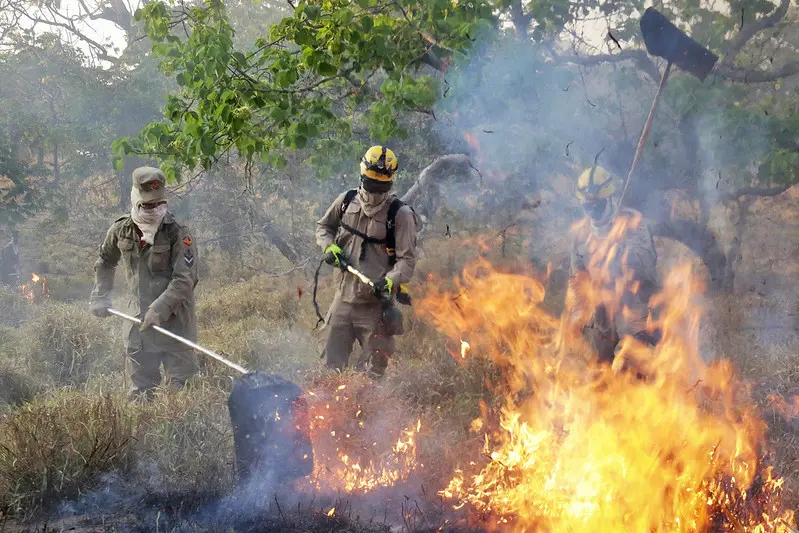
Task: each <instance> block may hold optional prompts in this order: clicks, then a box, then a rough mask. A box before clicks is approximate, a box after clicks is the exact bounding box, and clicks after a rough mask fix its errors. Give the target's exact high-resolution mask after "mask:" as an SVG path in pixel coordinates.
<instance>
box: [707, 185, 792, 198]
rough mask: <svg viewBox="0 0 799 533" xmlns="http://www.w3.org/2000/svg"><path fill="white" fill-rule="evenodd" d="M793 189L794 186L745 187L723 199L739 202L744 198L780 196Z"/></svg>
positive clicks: (726, 195) (724, 196)
mask: <svg viewBox="0 0 799 533" xmlns="http://www.w3.org/2000/svg"><path fill="white" fill-rule="evenodd" d="M791 187H792V185H780V186H779V187H744V188H743V189H738V190H737V191H734V192H731V193H729V194H725V195H723V196H722V197H721V199H722V200H739V199H740V198H741V197H743V196H759V197H764V198H765V197H771V196H779V195H780V194H782V193H784V192H785V191H787V190H788V189H790V188H791Z"/></svg>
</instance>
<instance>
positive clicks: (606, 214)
mask: <svg viewBox="0 0 799 533" xmlns="http://www.w3.org/2000/svg"><path fill="white" fill-rule="evenodd" d="M582 207H583V211H584V212H585V214H586V215H588V218H590V219H591V225H592V226H594V227H595V228H596V227H599V226H602V225H604V224H605V223H606V222H607V221H608V220H609V219H610V215H611V211H612V209H611V205H610V198H605V199H602V200H597V201H595V202H586V203H584V204H583V205H582Z"/></svg>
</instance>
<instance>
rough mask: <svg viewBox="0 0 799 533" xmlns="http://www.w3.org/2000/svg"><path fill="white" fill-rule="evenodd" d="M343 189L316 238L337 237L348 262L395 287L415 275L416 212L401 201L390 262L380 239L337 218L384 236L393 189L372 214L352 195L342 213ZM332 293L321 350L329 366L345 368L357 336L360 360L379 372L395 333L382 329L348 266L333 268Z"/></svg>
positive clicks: (370, 298) (372, 301) (324, 241)
mask: <svg viewBox="0 0 799 533" xmlns="http://www.w3.org/2000/svg"><path fill="white" fill-rule="evenodd" d="M345 194H346V193H343V194H341V195H339V196H338V198H336V200H335V201H334V202H333V204H332V205H331V206H330V207H329V208H328V209H327V212H326V213H325V215H324V216H323V217H322V218H321V219H320V220H319V221H318V222H317V230H316V242H317V244H318V245H319V246H320V247H321V248H322V250H324V249H326V248H327V246H328V245H330V244H331V243H333V242H335V243H336V244H338V245H339V246H340V247H341V249H342V250H343V251H344V253H345V254H346V256H347V257H348V258H349V260H350V261H351V263H352V265H353V266H354V267H355V268H356V269H358V270H359V271H360V272H362V273H363V274H365V275H366V276H367V277H369V278H370V279H378V278H381V277H384V276H385V277H388V278H391V280H392V281H393V282H394V286H395V287H399V286H400V284H403V283H407V282H409V281H410V280H411V278H412V277H413V271H414V268H415V266H416V215H415V214H414V212H413V210H412V209H411V208H410V207H408V206H402V207H401V208H400V209H399V211H398V212H397V216H396V229H395V235H396V248H395V250H396V263H395V264H394V266H393V267H392V266H391V264H390V260H389V255H388V252H387V251H386V248H385V245H384V244H379V243H375V242H365V241H364V239H363V238H362V237H360V236H358V235H356V234H354V233H352V232H349V231H347V230H345V229H344V228H342V227H341V223H342V222H343V223H344V224H346V225H348V226H350V227H351V228H354V229H355V230H357V231H358V232H360V233H363V234H365V235H368V236H369V237H370V238H371V239H375V240H382V239H385V237H386V218H387V215H388V210H389V207H390V205H391V202H392V200H393V199H394V198H396V195H395V194H394V193H386V198H385V200H384V201H383V204H382V206H380V208H379V209H378V210H377V212H376V213H374V214H373V215H372V216H371V217H369V216H367V215H366V213H364V212H363V209H362V207H361V202H360V199H359V196H358V195H356V196H355V197H354V198H353V199H352V201H351V202H350V204H349V205H348V206H347V210H346V211H345V212H343V213H342V206H343V203H344V196H345ZM335 276H336V285H337V291H336V296H335V298H334V300H333V304H332V306H331V308H330V311H329V312H328V320H327V328H328V330H329V331H328V336H327V341H326V343H325V356H326V363H327V366H328V367H331V368H337V369H339V370H341V369H343V368H344V367H345V366H346V365H347V362H348V360H349V356H350V352H351V350H352V344H353V342H354V341H355V340H357V341H358V343H359V344H360V345H361V348H362V349H363V352H364V360H365V361H368V362H370V363H371V371H372V372H374V373H375V374H377V375H382V374H383V372H384V371H385V369H386V367H387V365H388V360H389V358H390V357H391V356H392V355H393V354H394V349H395V347H394V337H393V336H389V335H386V334H385V333H384V331H383V329H382V324H381V316H382V310H381V306H380V303H379V301H378V299H377V297H376V296H374V295H373V294H372V292H371V289H370V287H369V286H368V285H366V284H364V283H362V282H361V281H360V280H358V279H357V278H356V277H355V276H353V275H352V274H350V273H349V272H342V271H340V270H338V269H337V270H336V273H335Z"/></svg>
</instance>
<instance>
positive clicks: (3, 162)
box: [0, 146, 41, 226]
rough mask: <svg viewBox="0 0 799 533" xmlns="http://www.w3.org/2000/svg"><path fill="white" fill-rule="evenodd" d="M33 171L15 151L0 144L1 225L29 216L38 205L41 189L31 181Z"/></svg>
mask: <svg viewBox="0 0 799 533" xmlns="http://www.w3.org/2000/svg"><path fill="white" fill-rule="evenodd" d="M31 177H32V176H31V172H30V171H29V169H28V168H27V165H25V163H24V162H22V161H20V160H19V159H17V157H16V155H15V154H14V151H13V150H12V149H10V148H8V147H6V146H0V226H6V225H10V224H13V223H16V222H18V221H20V220H22V219H24V218H27V217H29V216H30V215H32V214H33V212H34V211H35V210H36V208H37V207H38V205H37V201H38V199H39V197H40V196H41V189H39V188H37V187H34V186H32V184H31V183H30V181H29V178H31Z"/></svg>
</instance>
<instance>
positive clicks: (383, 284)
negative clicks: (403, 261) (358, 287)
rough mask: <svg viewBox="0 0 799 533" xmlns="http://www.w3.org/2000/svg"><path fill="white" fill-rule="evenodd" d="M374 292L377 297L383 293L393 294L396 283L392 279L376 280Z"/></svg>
mask: <svg viewBox="0 0 799 533" xmlns="http://www.w3.org/2000/svg"><path fill="white" fill-rule="evenodd" d="M372 292H373V293H374V295H375V296H380V295H381V294H383V293H388V294H391V293H393V292H394V281H393V280H392V279H391V278H380V279H378V280H375V281H374V287H373V288H372Z"/></svg>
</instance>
